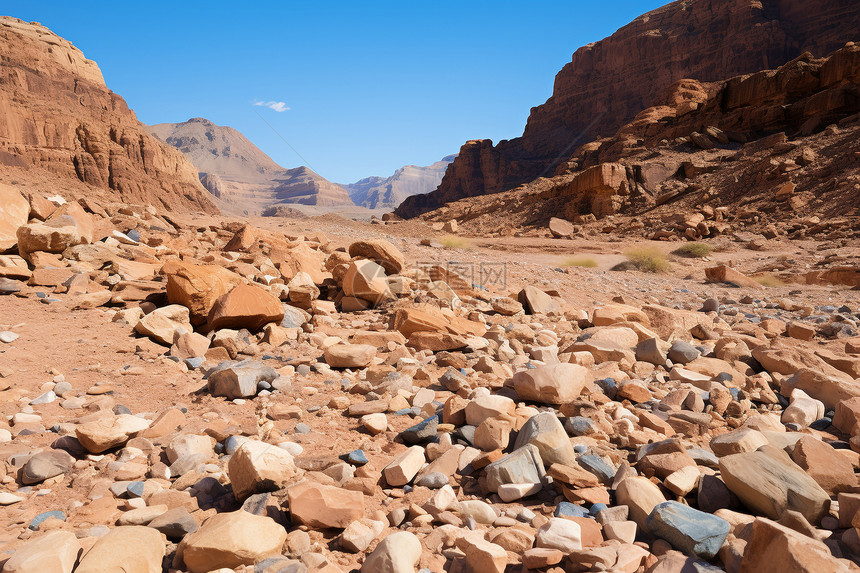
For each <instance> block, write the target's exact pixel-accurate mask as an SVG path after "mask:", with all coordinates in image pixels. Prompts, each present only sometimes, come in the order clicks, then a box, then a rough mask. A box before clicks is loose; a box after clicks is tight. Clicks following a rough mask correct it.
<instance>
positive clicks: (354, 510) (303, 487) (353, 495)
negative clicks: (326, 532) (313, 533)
mask: <svg viewBox="0 0 860 573" xmlns="http://www.w3.org/2000/svg"><path fill="white" fill-rule="evenodd" d="M287 497H288V498H289V504H290V515H291V516H292V518H293V519H294V520H295V521H296V522H297V523H301V524H304V525H307V526H308V527H314V528H329V527H337V528H344V527H346V526H348V525H349V524H350V523H352V522H353V521H355V520H356V519H361V518H362V517H364V494H362V493H361V492H360V491H352V490H348V489H341V488H339V487H332V486H325V485H320V484H316V483H311V482H307V481H305V482H301V483H298V484H296V485H293V486H290V487H289V488H288V489H287Z"/></svg>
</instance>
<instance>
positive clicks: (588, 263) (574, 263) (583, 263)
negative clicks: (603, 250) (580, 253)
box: [561, 257, 597, 269]
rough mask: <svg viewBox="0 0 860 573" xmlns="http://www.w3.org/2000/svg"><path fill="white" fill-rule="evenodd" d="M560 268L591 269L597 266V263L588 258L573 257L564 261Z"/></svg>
mask: <svg viewBox="0 0 860 573" xmlns="http://www.w3.org/2000/svg"><path fill="white" fill-rule="evenodd" d="M561 266H563V267H582V268H585V269H593V268H594V267H596V266H597V261H595V260H594V259H589V258H588V257H574V258H572V259H565V260H564V262H563V263H561Z"/></svg>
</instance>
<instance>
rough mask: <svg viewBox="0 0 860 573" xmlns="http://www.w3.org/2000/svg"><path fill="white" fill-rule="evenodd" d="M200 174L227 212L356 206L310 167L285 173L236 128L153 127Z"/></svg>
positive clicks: (206, 124)
mask: <svg viewBox="0 0 860 573" xmlns="http://www.w3.org/2000/svg"><path fill="white" fill-rule="evenodd" d="M149 129H150V131H151V132H152V133H153V134H154V135H155V136H156V137H158V138H159V139H161V140H162V141H164V142H166V143H167V144H169V145H172V146H173V147H175V148H177V149H178V150H179V151H181V152H182V154H183V155H185V157H186V158H187V159H189V160H190V161H191V162H192V163H193V164H194V166H195V167H197V169H198V170H199V171H200V181H201V182H202V183H203V185H205V186H206V188H207V189H208V190H209V191H210V192H211V193H212V194H213V195H215V196H216V197H219V198H220V199H221V201H223V206H224V207H225V208H226V209H227V210H239V211H248V212H268V211H272V212H274V210H276V209H277V207H278V206H279V205H289V204H299V205H315V206H320V207H333V206H339V205H347V206H350V205H352V204H353V203H352V200H351V199H350V198H349V195H348V194H347V192H346V190H345V189H343V188H342V187H340V186H339V185H336V184H334V183H332V182H331V181H328V180H327V179H325V178H324V177H322V176H320V175H319V174H317V173H315V172H314V171H312V170H310V169H308V168H307V167H296V168H294V169H284V168H283V167H281V166H280V165H278V164H277V163H275V162H274V161H273V160H272V158H271V157H269V156H268V155H266V154H265V153H263V152H262V151H261V150H260V149H259V148H258V147H257V146H256V145H254V144H253V143H251V142H250V141H249V140H248V139H247V138H246V137H245V136H244V135H242V134H241V133H240V132H239V131H237V130H235V129H233V128H232V127H227V126H221V125H216V124H214V123H212V122H211V121H209V120H208V119H203V118H199V117H198V118H193V119H189V120H188V121H186V122H183V123H161V124H158V125H153V126H150V128H149Z"/></svg>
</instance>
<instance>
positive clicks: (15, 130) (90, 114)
mask: <svg viewBox="0 0 860 573" xmlns="http://www.w3.org/2000/svg"><path fill="white" fill-rule="evenodd" d="M0 52H2V53H3V56H4V57H3V60H2V62H0V75H2V76H3V77H15V78H16V80H15V81H14V82H6V83H4V84H3V86H2V95H0V98H2V100H3V101H5V102H7V106H6V107H5V108H4V111H3V114H2V115H0V133H2V134H3V139H4V143H3V155H4V158H5V159H4V161H3V163H4V164H5V165H6V166H8V168H9V169H10V170H12V171H13V172H14V173H15V174H16V175H15V177H16V178H18V179H20V180H22V181H32V182H34V183H37V184H38V185H39V187H40V188H41V189H45V188H49V187H51V186H54V185H55V186H56V187H57V188H59V189H63V193H64V194H68V195H74V196H78V197H86V198H87V199H88V200H89V201H93V199H97V198H99V197H103V198H109V199H111V200H114V201H115V200H120V201H124V202H127V203H136V204H144V205H146V204H154V205H159V206H160V207H165V208H168V209H170V208H173V209H183V210H197V211H200V210H203V211H206V212H208V213H216V212H217V209H216V207H215V206H214V204H213V203H212V202H211V201H210V199H209V193H207V192H206V190H205V189H204V188H203V186H202V185H201V184H200V182H199V180H198V179H197V169H195V168H194V166H192V165H191V163H189V162H188V161H187V160H186V159H185V158H184V157H183V156H182V154H181V153H180V152H179V151H177V150H175V149H173V148H171V147H169V146H168V145H165V144H163V143H161V142H159V141H158V140H157V139H156V138H155V137H153V136H152V135H150V134H149V133H148V130H147V128H146V126H144V125H143V124H141V123H140V122H139V121H138V120H137V118H136V117H135V115H134V113H133V112H132V111H131V110H130V109H129V108H128V105H127V104H126V102H125V101H124V100H123V99H122V98H121V97H120V96H119V95H117V94H116V93H114V92H112V91H110V90H109V89H108V88H107V86H105V83H104V78H103V77H102V74H101V71H100V70H99V68H98V65H96V63H95V62H93V61H92V60H88V59H86V57H85V56H84V54H83V53H81V51H80V50H79V49H77V48H76V47H75V46H73V45H72V44H71V43H70V42H69V41H68V40H65V39H63V38H60V37H59V36H57V35H55V34H54V33H53V32H51V31H50V30H48V29H47V28H45V27H44V26H42V25H40V24H37V23H32V24H28V23H26V22H23V21H22V20H18V19H16V18H10V17H3V18H2V19H0ZM68 195H67V196H68Z"/></svg>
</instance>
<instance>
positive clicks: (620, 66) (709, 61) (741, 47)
mask: <svg viewBox="0 0 860 573" xmlns="http://www.w3.org/2000/svg"><path fill="white" fill-rule="evenodd" d="M858 30H860V12H858V10H857V6H856V3H855V2H853V1H852V0H815V1H814V2H803V1H800V0H763V1H759V0H741V1H738V2H720V1H719V0H678V1H676V2H672V3H670V4H667V5H666V6H664V7H662V8H659V9H657V10H654V11H652V12H649V13H647V14H644V15H643V16H640V17H639V18H637V19H636V20H634V21H633V22H631V23H630V24H628V25H627V26H624V27H622V28H621V29H619V30H618V31H617V32H616V33H614V34H612V35H611V36H610V37H608V38H606V39H604V40H601V41H599V42H596V43H594V44H589V45H587V46H584V47H582V48H580V49H579V50H577V51H576V53H574V55H573V58H572V60H571V62H570V63H569V64H567V65H566V66H565V67H564V68H563V69H562V70H561V71H560V72H559V73H558V75H557V76H556V79H555V85H554V87H553V95H552V97H550V98H549V99H548V100H547V101H546V103H544V104H543V105H541V106H538V107H535V108H532V110H531V114H530V116H529V120H528V123H527V125H526V128H525V131H524V133H523V136H522V137H520V138H516V139H512V140H510V141H503V142H499V143H498V145H495V146H494V145H493V144H492V142H491V141H490V140H476V141H470V142H468V143H466V144H465V145H464V146H463V147H462V149H461V150H460V154H459V156H458V158H457V160H456V161H455V162H454V164H453V165H452V167H451V168H450V169H449V170H448V172H447V174H446V177H445V179H444V180H443V181H442V183H441V185H440V186H439V189H437V190H436V191H434V192H432V193H430V194H427V195H423V196H415V197H412V198H410V199H407V200H406V201H405V202H404V203H403V204H402V205H401V206H400V207H399V208H398V210H397V213H398V215H400V216H402V217H414V216H416V215H419V214H421V213H425V212H428V211H431V210H433V209H436V208H438V207H441V206H442V205H444V204H445V203H449V202H452V201H456V200H458V199H462V198H464V197H474V196H477V195H484V194H490V193H498V192H501V191H506V190H508V189H512V188H514V187H516V186H518V185H521V184H523V183H526V182H530V181H533V180H535V179H536V178H538V177H544V176H551V175H552V174H553V173H554V172H555V170H556V169H557V168H558V167H559V165H561V164H564V163H565V162H566V161H567V160H568V158H569V157H570V156H571V155H572V154H573V152H574V151H575V150H576V148H578V147H580V146H581V145H583V144H586V143H588V142H590V141H592V140H593V139H595V138H597V137H599V136H604V137H606V136H609V135H611V134H613V133H614V132H615V131H616V130H617V129H618V128H619V127H621V126H622V125H624V124H625V123H626V122H628V121H630V120H631V119H633V118H634V116H636V115H637V114H639V113H640V112H641V111H642V110H643V109H645V108H648V107H650V106H653V105H654V104H655V103H656V102H657V100H658V99H659V98H661V97H662V96H663V95H664V94H665V92H666V90H667V89H668V88H669V87H670V86H671V85H672V84H674V83H675V82H677V81H679V80H682V79H688V78H689V79H694V80H698V81H701V82H719V81H723V80H726V79H728V78H731V77H733V76H737V75H739V74H749V73H755V72H758V71H760V70H764V69H772V68H776V67H779V66H781V65H783V64H785V63H786V62H789V61H790V60H793V59H794V58H796V57H798V56H800V55H801V54H803V53H804V52H807V51H808V52H810V53H811V54H812V55H813V56H815V57H823V56H826V55H828V54H830V53H831V52H833V51H834V50H836V49H838V48H841V47H842V46H843V45H844V44H845V43H846V42H849V41H853V40H860V32H858Z"/></svg>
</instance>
